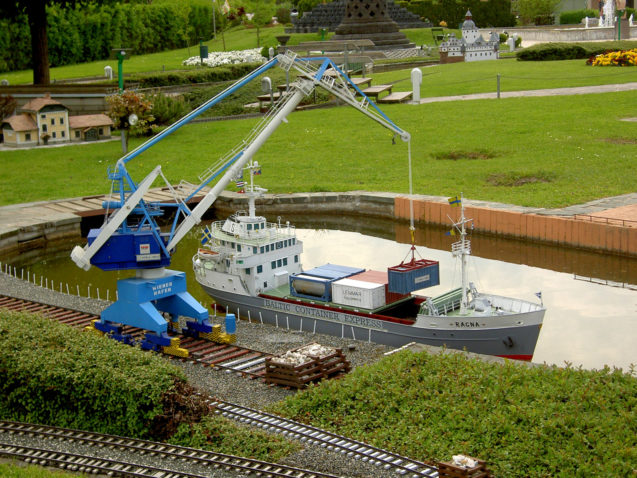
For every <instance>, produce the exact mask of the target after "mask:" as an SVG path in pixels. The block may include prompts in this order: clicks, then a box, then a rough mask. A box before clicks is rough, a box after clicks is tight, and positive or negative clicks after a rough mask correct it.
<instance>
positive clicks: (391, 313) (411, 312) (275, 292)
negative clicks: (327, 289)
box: [263, 284, 420, 322]
mask: <svg viewBox="0 0 637 478" xmlns="http://www.w3.org/2000/svg"><path fill="white" fill-rule="evenodd" d="M263 295H266V296H270V297H276V298H279V299H285V300H293V301H295V302H302V303H304V304H307V305H310V306H311V305H320V306H323V307H329V308H332V309H339V310H342V311H343V312H358V313H364V314H369V315H376V316H379V318H382V317H383V316H385V317H389V318H391V319H399V320H402V321H404V320H408V321H411V322H413V321H414V320H415V319H416V314H417V311H418V309H419V307H420V306H419V304H417V303H416V302H417V301H416V299H415V298H414V297H408V298H405V299H402V300H400V301H398V302H393V303H391V304H385V305H383V306H381V307H378V308H376V309H364V308H362V307H351V306H347V305H343V304H337V303H335V302H329V301H324V300H321V299H320V298H318V297H317V298H316V299H308V298H305V297H297V296H295V295H292V294H290V286H289V285H288V284H282V285H280V286H279V287H276V288H273V289H268V290H267V291H265V292H264V293H263Z"/></svg>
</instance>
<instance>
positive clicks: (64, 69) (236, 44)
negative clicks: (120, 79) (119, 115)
mask: <svg viewBox="0 0 637 478" xmlns="http://www.w3.org/2000/svg"><path fill="white" fill-rule="evenodd" d="M450 31H451V30H450ZM403 32H404V33H405V34H406V35H407V37H408V38H409V39H410V40H411V41H412V42H414V43H416V44H417V45H422V44H424V43H427V44H432V45H433V39H432V36H431V30H430V29H428V28H426V29H411V30H403ZM283 34H284V27H283V26H282V25H278V26H274V27H269V28H262V29H261V31H260V35H259V36H260V39H261V42H260V45H261V46H268V47H270V46H276V45H278V43H279V42H278V41H277V40H276V37H277V36H279V35H283ZM331 35H333V33H330V34H328V38H329V37H330V36H331ZM224 38H225V45H226V48H225V50H227V51H230V50H245V49H249V48H256V47H257V31H256V29H254V28H252V29H246V28H244V27H234V28H231V29H229V30H228V31H226V32H225V33H224V34H223V36H222V35H221V34H220V33H219V34H217V38H216V39H214V40H209V41H206V42H204V45H207V46H208V50H209V51H210V52H213V51H224V47H223V44H224V42H223V39H224ZM320 39H321V35H320V34H319V33H299V34H293V35H291V39H290V41H289V42H288V45H298V44H299V43H301V42H305V41H318V40H320ZM198 55H199V45H198V44H197V45H192V46H191V47H189V48H181V49H178V50H169V51H163V52H160V53H153V54H148V55H135V52H132V55H131V57H130V58H129V59H127V60H126V61H125V62H124V73H125V74H126V73H140V72H147V71H161V70H163V69H166V70H175V69H180V68H183V66H182V62H183V61H184V60H185V59H187V58H189V57H191V56H198ZM107 65H109V66H110V67H111V68H113V71H114V72H117V60H116V59H110V60H101V61H94V62H90V63H82V64H78V65H67V66H60V67H56V68H51V81H54V80H58V81H59V80H65V79H69V78H85V77H92V76H102V75H104V67H105V66H107ZM0 78H2V79H4V78H6V79H7V80H9V84H11V85H19V84H27V83H31V82H32V81H33V72H32V71H31V70H24V71H16V72H5V73H0Z"/></svg>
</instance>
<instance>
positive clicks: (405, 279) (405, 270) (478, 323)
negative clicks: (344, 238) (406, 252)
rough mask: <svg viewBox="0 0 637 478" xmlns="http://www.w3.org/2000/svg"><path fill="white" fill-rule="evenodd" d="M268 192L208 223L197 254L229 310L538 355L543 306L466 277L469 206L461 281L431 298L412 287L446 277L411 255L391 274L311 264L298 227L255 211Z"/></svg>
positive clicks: (460, 250)
mask: <svg viewBox="0 0 637 478" xmlns="http://www.w3.org/2000/svg"><path fill="white" fill-rule="evenodd" d="M251 176H252V175H251ZM262 192H263V190H262V189H260V188H258V187H256V186H254V185H250V186H248V188H247V191H246V194H247V196H248V200H249V210H248V212H242V213H236V214H234V215H232V216H231V217H229V218H228V219H226V220H225V221H217V222H214V223H212V224H211V225H210V226H209V227H207V228H206V229H205V230H204V237H203V239H202V243H203V247H201V248H200V249H199V250H198V252H197V254H196V255H195V256H194V257H193V267H194V270H195V275H196V279H197V281H198V282H199V283H200V284H201V286H202V287H203V289H204V290H205V291H206V292H207V293H208V294H209V295H210V296H211V297H212V298H213V299H214V300H215V302H216V303H217V304H219V305H221V306H223V307H225V308H226V309H227V310H228V311H229V312H233V313H236V314H237V316H240V317H243V318H249V319H251V320H253V321H260V322H262V323H268V324H272V325H276V326H278V327H286V328H289V329H292V330H302V331H308V332H314V333H323V334H329V335H335V336H339V337H344V338H351V339H355V340H365V341H369V342H375V343H379V344H385V345H390V346H402V345H405V344H407V343H410V342H419V343H423V344H428V345H433V346H440V347H443V346H444V347H448V348H452V349H460V350H467V351H470V352H475V353H479V354H488V355H497V356H501V357H508V358H513V359H519V360H531V358H532V357H533V351H534V349H535V344H536V342H537V339H538V335H539V332H540V328H541V326H542V320H543V317H544V313H545V309H544V307H543V306H542V305H541V304H537V303H533V302H529V301H525V300H520V299H515V298H509V297H501V296H498V295H493V294H485V293H482V292H478V291H477V290H476V288H475V286H474V285H473V284H471V283H468V280H467V274H466V267H467V264H466V262H467V256H468V255H469V254H470V244H469V240H468V239H467V238H466V228H465V224H466V223H468V222H470V220H467V219H465V218H464V208H463V207H461V215H460V220H459V221H458V222H457V223H455V224H454V227H455V228H456V229H457V231H458V234H459V236H460V241H459V242H456V243H455V244H454V245H453V248H452V252H453V254H454V255H455V256H458V257H459V258H460V259H461V261H462V268H463V273H462V285H461V286H460V287H458V288H456V289H453V290H450V291H448V292H446V293H444V294H442V295H438V296H436V297H427V296H424V295H419V294H415V293H414V291H420V290H423V289H426V288H428V287H431V286H434V285H438V284H439V265H438V262H436V261H430V260H426V259H416V258H415V257H414V256H413V255H412V257H411V260H410V261H408V262H404V263H401V264H399V265H397V266H392V267H388V269H387V270H386V271H375V270H365V269H362V268H357V267H351V266H346V265H337V264H325V265H322V266H320V267H315V268H313V269H310V270H303V268H302V266H301V253H302V251H303V244H302V242H301V241H300V240H299V239H298V238H297V237H296V232H295V228H294V227H293V226H292V225H290V224H289V223H285V224H281V223H269V222H267V220H266V218H265V217H263V216H258V215H256V212H255V198H256V197H258V196H259V195H261V194H262ZM412 249H413V245H412Z"/></svg>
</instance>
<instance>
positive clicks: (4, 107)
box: [0, 95, 18, 120]
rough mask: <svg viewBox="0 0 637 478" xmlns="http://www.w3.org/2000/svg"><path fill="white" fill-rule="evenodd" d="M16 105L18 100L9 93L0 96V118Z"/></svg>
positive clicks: (11, 111)
mask: <svg viewBox="0 0 637 478" xmlns="http://www.w3.org/2000/svg"><path fill="white" fill-rule="evenodd" d="M17 106H18V102H17V101H16V100H15V98H14V97H13V96H11V95H6V96H0V120H2V119H4V118H6V117H7V116H9V115H10V114H11V113H13V112H14V111H15V109H16V107H17Z"/></svg>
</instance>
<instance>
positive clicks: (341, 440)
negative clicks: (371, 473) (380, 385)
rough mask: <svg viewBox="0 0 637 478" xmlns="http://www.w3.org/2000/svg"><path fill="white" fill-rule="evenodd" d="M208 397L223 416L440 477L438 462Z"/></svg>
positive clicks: (404, 471) (413, 473)
mask: <svg viewBox="0 0 637 478" xmlns="http://www.w3.org/2000/svg"><path fill="white" fill-rule="evenodd" d="M204 398H205V397H204ZM206 400H207V401H208V403H209V405H211V406H212V407H213V409H214V410H215V412H216V413H218V414H220V415H221V416H223V417H226V418H229V419H232V420H237V421H239V422H241V423H246V424H248V425H252V426H256V427H259V428H263V429H264V430H266V431H268V432H273V433H281V434H282V435H285V436H286V437H288V438H292V439H295V440H300V441H302V442H304V443H308V444H311V445H315V446H320V447H322V448H326V449H328V450H330V451H334V452H338V453H341V454H345V455H347V456H348V457H351V458H354V459H359V460H361V461H363V462H368V463H370V464H372V465H376V466H378V467H383V468H384V469H385V470H393V471H395V472H396V473H398V474H400V475H408V476H410V477H412V478H420V477H428V478H435V477H437V476H438V469H437V466H435V465H430V464H428V463H424V462H421V461H418V460H413V459H411V458H407V457H405V456H401V455H398V454H396V453H393V452H390V451H387V450H384V449H382V448H377V447H374V446H371V445H369V444H367V443H363V442H360V441H357V440H352V439H351V438H347V437H344V436H342V435H338V434H336V433H332V432H329V431H326V430H323V429H321V428H316V427H313V426H311V425H306V424H304V423H300V422H297V421H294V420H288V419H286V418H282V417H280V416H278V415H272V414H269V413H265V412H263V411H261V410H256V409H254V408H249V407H244V406H241V405H237V404H235V403H230V402H225V401H223V400H215V399H213V398H210V399H206Z"/></svg>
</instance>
